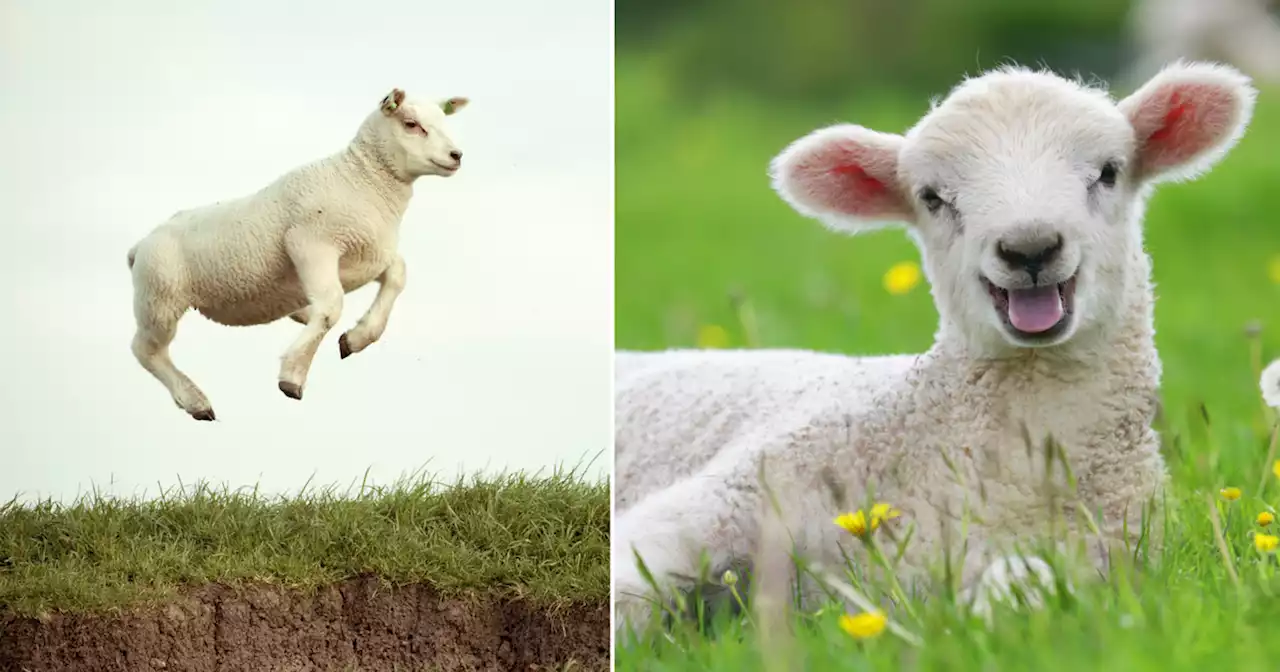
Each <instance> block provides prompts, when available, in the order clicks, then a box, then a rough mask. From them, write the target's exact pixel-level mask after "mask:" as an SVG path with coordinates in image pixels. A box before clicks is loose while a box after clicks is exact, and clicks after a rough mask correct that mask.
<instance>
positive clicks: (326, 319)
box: [129, 89, 468, 420]
mask: <svg viewBox="0 0 1280 672" xmlns="http://www.w3.org/2000/svg"><path fill="white" fill-rule="evenodd" d="M467 102H468V100H467V99H466V98H459V97H455V98H449V99H447V100H444V101H442V102H435V101H429V100H422V99H406V97H405V92H404V91H403V90H401V89H394V90H392V91H391V93H388V94H387V95H386V96H385V97H384V98H383V99H382V101H381V102H380V103H379V105H378V108H377V109H376V110H374V111H372V112H371V113H370V114H369V116H368V117H367V118H365V120H364V123H363V124H361V125H360V129H359V131H357V133H356V135H355V138H354V139H352V141H351V143H350V144H349V145H348V146H347V147H346V148H345V149H343V150H342V151H340V152H338V153H336V154H333V155H330V156H328V157H326V158H323V159H320V160H318V161H314V162H312V163H309V164H307V165H303V166H300V167H298V168H296V169H294V170H291V171H289V172H287V173H285V174H284V175H283V176H281V177H280V178H279V179H277V180H276V181H274V182H272V183H271V184H269V185H267V186H266V187H265V188H263V189H262V190H260V191H258V192H256V193H254V194H251V195H248V196H244V197H241V198H238V199H235V200H230V201H223V202H219V203H215V204H212V205H206V206H203V207H200V208H196V209H193V210H184V211H181V212H178V213H176V214H174V215H173V216H172V217H170V218H169V220H168V221H166V222H165V223H163V224H161V225H160V226H158V227H156V229H155V230H154V231H152V232H151V233H150V234H149V235H147V236H146V237H145V238H143V239H142V240H141V241H140V242H139V243H138V244H137V245H135V246H133V248H132V249H130V250H129V268H130V269H131V271H132V273H133V287H134V299H133V312H134V316H135V317H136V319H137V324H138V328H137V333H136V335H135V336H134V338H133V354H134V356H136V357H137V359H138V362H139V363H140V364H142V367H143V368H144V369H146V370H147V371H149V372H150V373H151V375H153V376H155V377H156V379H157V380H159V381H160V382H161V383H162V384H164V386H165V388H166V389H168V390H169V394H170V395H172V396H173V400H174V402H175V403H177V405H178V407H180V408H181V409H182V410H184V411H186V412H187V413H189V414H190V415H191V417H193V418H195V419H196V420H213V419H214V418H215V416H214V412H213V406H212V405H210V403H209V400H208V398H207V397H205V394H204V392H202V391H201V390H200V388H199V387H197V386H196V384H195V383H194V382H192V380H191V379H190V378H188V377H187V376H186V374H184V373H183V372H182V371H180V370H179V369H178V367H176V366H174V363H173V361H172V360H171V359H170V357H169V344H170V343H172V342H173V337H174V334H175V333H176V331H177V327H178V321H179V320H180V319H181V318H182V316H183V315H184V314H185V313H186V312H187V310H188V309H189V308H194V309H196V310H197V311H199V312H200V313H201V314H203V315H204V316H205V317H207V318H209V319H210V320H213V321H214V322H217V323H219V324H224V325H228V326H248V325H256V324H267V323H270V322H274V321H276V320H278V319H280V318H283V317H286V316H288V317H291V318H292V319H293V320H294V321H296V322H298V323H300V324H303V325H305V327H304V328H303V329H302V332H301V333H300V334H299V335H298V337H297V339H296V340H295V341H294V342H293V344H292V345H291V346H290V347H289V349H288V350H287V351H286V352H285V353H284V356H283V359H282V362H281V366H280V375H279V387H280V391H281V392H283V393H284V394H285V395H286V396H288V397H290V398H293V399H302V389H303V386H304V385H305V383H306V379H307V372H308V370H309V369H310V367H311V361H312V359H313V358H314V357H315V354H316V350H317V349H318V348H319V347H320V342H321V341H322V340H323V339H324V337H325V335H326V334H328V332H329V330H330V329H331V328H333V326H334V325H335V324H337V322H338V319H339V317H340V316H341V315H342V301H343V297H344V295H346V294H347V293H349V292H352V291H355V290H357V289H359V288H361V287H363V286H364V285H366V284H368V283H369V282H371V281H374V280H376V281H377V282H378V293H377V295H376V296H375V297H374V299H373V302H372V305H371V306H370V307H369V309H368V311H367V312H366V313H365V314H364V316H363V317H361V318H360V321H359V322H358V323H357V324H356V325H355V326H354V327H352V328H351V329H350V330H349V331H347V332H346V333H344V334H342V336H341V338H340V339H339V341H338V346H339V353H340V355H341V357H343V358H346V357H347V356H349V355H351V354H354V353H357V352H360V351H361V350H364V349H365V348H367V347H369V346H370V345H371V344H373V343H374V342H376V341H377V340H378V339H379V338H380V337H381V336H382V333H383V330H384V329H385V328H386V326H387V319H388V317H389V316H390V313H391V309H392V307H393V305H394V304H395V301H396V299H397V297H398V296H399V295H400V293H401V292H402V291H403V290H404V287H405V263H404V259H402V258H401V256H400V254H399V253H398V252H397V245H398V242H399V229H400V221H401V220H402V219H403V217H404V213H405V210H406V209H407V208H408V206H409V199H410V198H411V197H412V196H413V185H414V182H415V181H416V180H417V179H418V178H419V177H422V176H425V175H439V176H444V177H448V176H451V175H453V174H454V173H456V172H457V171H458V169H459V167H460V166H461V165H462V152H461V151H460V150H459V149H458V148H457V146H456V145H455V144H454V143H453V141H452V140H451V139H450V138H449V135H448V133H447V132H446V128H445V121H446V119H445V117H446V116H448V115H452V114H454V113H456V112H457V111H458V110H460V109H462V108H463V107H464V106H466V104H467Z"/></svg>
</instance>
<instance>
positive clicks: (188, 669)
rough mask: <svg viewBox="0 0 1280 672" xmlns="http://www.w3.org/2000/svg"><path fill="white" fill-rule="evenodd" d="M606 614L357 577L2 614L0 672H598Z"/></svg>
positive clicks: (604, 660) (214, 588) (605, 648)
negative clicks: (129, 607)
mask: <svg viewBox="0 0 1280 672" xmlns="http://www.w3.org/2000/svg"><path fill="white" fill-rule="evenodd" d="M609 633H610V628H609V607H608V603H607V602H606V603H603V604H599V605H581V606H573V607H569V608H568V609H561V610H558V611H554V612H552V611H549V610H547V609H543V608H539V607H535V606H533V605H530V604H528V603H525V602H522V601H518V600H514V601H513V600H496V599H495V600H492V601H488V602H484V601H476V600H460V599H456V598H446V597H442V596H441V595H439V594H438V593H437V592H435V591H434V590H433V589H431V588H428V587H426V586H420V585H417V586H406V587H400V588H389V587H386V586H383V585H381V584H380V583H379V582H378V580H377V579H376V578H360V579H352V580H349V581H345V582H343V583H340V584H335V585H331V586H327V587H324V588H320V589H317V590H315V591H306V592H302V591H296V590H288V589H284V588H280V587H275V586H267V585H250V586H236V587H231V586H224V585H210V586H205V587H201V588H198V589H193V590H190V591H187V592H186V593H185V594H184V595H182V596H180V597H177V598H175V599H173V600H171V601H168V602H166V603H164V604H162V605H159V606H151V607H146V608H140V609H136V610H133V611H130V612H125V613H119V614H53V615H51V616H48V617H45V618H40V619H36V618H25V617H18V616H15V615H12V614H7V615H6V614H0V670H3V671H4V672H10V671H13V672H116V671H119V672H125V671H128V672H178V671H181V672H215V671H216V672H241V671H243V672H310V671H317V672H318V671H321V670H323V671H326V672H327V671H328V670H341V671H342V672H383V671H387V672H391V671H392V670H394V671H396V672H410V671H412V672H417V671H419V670H441V671H445V670H560V669H565V668H566V667H567V668H568V669H570V670H584V671H585V670H607V669H608V668H609Z"/></svg>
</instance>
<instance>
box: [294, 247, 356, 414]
mask: <svg viewBox="0 0 1280 672" xmlns="http://www.w3.org/2000/svg"><path fill="white" fill-rule="evenodd" d="M285 249H286V251H287V252H288V254H289V258H290V260H291V261H292V262H293V266H294V269H295V270H296V271H297V274H298V280H299V282H300V283H301V285H302V291H303V292H304V293H305V294H306V296H307V307H306V308H305V309H304V310H306V311H307V317H308V320H307V324H306V326H305V327H303V329H302V333H300V334H298V338H297V339H296V340H294V342H293V345H291V346H289V349H288V350H286V351H285V353H284V357H283V358H282V361H281V364H280V391H281V392H283V393H284V395H285V396H287V397H290V398H292V399H302V388H303V386H304V385H305V384H306V382H307V372H308V371H310V369H311V361H312V360H313V359H315V356H316V350H318V349H319V348H320V342H321V341H323V340H324V337H325V335H326V334H328V333H329V330H330V329H332V328H333V325H334V324H336V323H337V322H338V318H340V317H341V316H342V299H343V295H344V292H343V290H342V280H341V278H340V277H339V275H338V261H339V259H340V257H341V256H342V255H341V253H340V252H338V250H337V248H335V247H334V246H333V244H332V243H330V242H329V241H326V240H320V239H317V238H315V237H314V236H313V235H312V234H309V233H306V232H302V231H299V230H297V229H295V230H294V232H291V233H290V235H289V236H288V237H287V238H286V239H285Z"/></svg>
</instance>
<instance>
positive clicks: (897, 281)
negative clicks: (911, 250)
mask: <svg viewBox="0 0 1280 672" xmlns="http://www.w3.org/2000/svg"><path fill="white" fill-rule="evenodd" d="M920 278H921V273H920V265H919V264H917V263H916V262H914V261H903V262H899V263H897V264H894V265H893V266H892V267H891V268H890V269H889V270H888V271H887V272H885V274H884V289H885V291H886V292H889V293H890V294H906V293H907V292H909V291H911V290H913V289H915V287H916V285H918V284H920Z"/></svg>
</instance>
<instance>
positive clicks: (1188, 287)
mask: <svg viewBox="0 0 1280 672" xmlns="http://www.w3.org/2000/svg"><path fill="white" fill-rule="evenodd" d="M616 6H617V15H616V16H617V66H616V67H617V78H616V87H617V94H616V97H617V107H616V110H617V111H616V124H617V135H616V138H617V140H616V143H617V218H616V231H617V235H616V318H615V319H616V334H617V335H616V339H617V345H618V347H619V348H622V349H659V348H667V347H690V346H703V347H802V348H812V349H818V350H825V351H836V352H847V353H890V352H911V351H920V350H923V349H925V348H926V347H928V345H929V344H930V341H931V339H932V334H933V330H934V327H935V325H936V321H937V314H936V312H935V311H934V308H933V304H932V302H931V300H930V297H929V294H928V288H927V287H926V286H925V285H924V284H923V283H921V284H919V285H917V286H915V287H913V288H910V289H909V290H908V291H905V292H899V293H893V292H890V291H889V290H888V289H887V288H886V279H885V275H886V272H887V271H889V269H890V268H892V267H893V266H894V265H895V264H899V263H900V262H918V258H919V257H918V254H917V252H916V250H915V248H914V247H913V246H912V245H911V243H910V242H909V241H908V239H907V238H906V236H905V235H904V234H903V233H902V232H901V231H899V230H889V231H885V232H879V233H874V234H868V235H863V236H859V237H843V236H837V235H835V234H833V233H830V232H827V231H825V230H823V229H822V227H821V226H820V225H819V224H818V223H817V222H815V221H812V220H807V219H803V218H801V217H800V216H799V215H798V214H796V213H794V212H793V211H792V210H790V209H789V208H788V207H787V206H786V205H785V204H784V203H783V202H782V201H781V200H780V199H779V198H778V197H777V196H776V195H775V194H774V193H773V191H772V190H771V189H770V187H769V183H768V178H767V175H766V169H767V165H768V162H769V160H770V159H771V158H772V157H773V156H774V155H775V154H777V153H778V152H779V151H780V150H781V149H782V148H783V147H784V146H785V145H786V144H787V143H789V142H790V141H792V140H794V139H796V138H798V137H800V136H801V135H803V134H805V133H807V132H809V131H810V130H813V129H815V128H817V127H820V126H824V125H827V124H831V123H834V122H838V121H846V122H852V123H857V124H861V125H864V126H868V127H871V128H875V129H877V130H883V131H893V132H902V131H904V130H906V129H907V128H908V127H909V126H910V125H911V124H912V123H914V121H915V120H916V119H918V118H919V117H920V116H921V115H922V114H923V113H925V112H926V111H927V108H928V105H929V100H930V98H932V97H938V96H943V95H945V94H946V92H947V90H948V89H949V88H950V87H951V86H952V85H953V84H955V83H956V82H957V81H959V79H960V78H961V77H963V76H964V75H966V74H975V73H977V72H979V71H981V70H984V69H987V68H991V67H993V66H997V65H1000V64H1004V63H1009V62H1016V63H1020V64H1028V65H1046V66H1049V67H1051V68H1053V69H1054V70H1056V71H1058V72H1062V73H1068V74H1073V73H1079V74H1081V75H1083V76H1084V77H1086V78H1089V79H1092V78H1097V79H1101V80H1103V81H1115V80H1117V78H1121V77H1122V76H1123V74H1124V73H1125V72H1126V71H1127V70H1126V69H1127V68H1128V67H1129V64H1130V63H1131V62H1132V59H1133V58H1134V56H1135V49H1134V47H1133V46H1132V41H1131V40H1130V38H1129V32H1128V19H1129V12H1130V7H1129V3H1127V2H1121V1H1119V0H1036V1H1035V2H1028V1H1025V0H963V1H960V0H894V1H892V2H890V1H881V0H874V1H867V0H858V1H853V2H849V1H843V2H838V1H835V0H793V1H788V2H779V1H777V0H772V1H768V0H679V1H677V0H618V2H617V5H616ZM1117 86H1120V87H1121V88H1116V87H1113V93H1115V94H1116V95H1117V96H1122V95H1125V94H1127V93H1128V92H1129V89H1128V88H1124V87H1123V85H1117ZM1277 148H1280V91H1276V90H1274V89H1271V88H1266V89H1264V90H1263V92H1262V95H1261V96H1260V98H1259V102H1258V108H1257V111H1256V113H1255V117H1254V122H1253V124H1252V125H1251V127H1250V129H1249V131H1248V132H1247V134H1246V136H1245V138H1244V140H1243V141H1242V142H1241V143H1240V145H1239V146H1238V147H1237V148H1236V149H1235V150H1234V151H1233V152H1232V153H1231V154H1230V155H1229V156H1228V157H1227V158H1226V159H1225V160H1224V161H1223V162H1222V163H1220V164H1219V166H1218V167H1217V168H1216V169H1215V170H1213V171H1212V172H1211V173H1209V174H1208V175H1207V176H1205V177H1203V178H1201V179H1200V180H1198V181H1195V182H1189V183H1184V184H1174V185H1165V186H1164V187H1163V188H1161V189H1160V190H1159V191H1157V193H1156V195H1155V197H1154V199H1153V200H1152V202H1151V204H1150V208H1149V211H1148V216H1147V222H1146V227H1147V245H1148V250H1149V251H1150V253H1151V255H1152V257H1153V259H1154V262H1155V280H1156V283H1157V294H1158V300H1157V307H1156V321H1157V341H1158V346H1159V348H1160V350H1161V354H1162V356H1163V359H1164V364H1165V369H1164V402H1165V407H1166V415H1167V419H1168V421H1169V423H1170V425H1171V427H1172V429H1173V431H1175V432H1176V431H1178V427H1180V426H1182V423H1184V422H1186V419H1187V417H1188V416H1189V415H1190V414H1192V413H1194V412H1195V411H1194V410H1193V409H1196V408H1198V406H1199V404H1200V403H1201V402H1203V403H1204V404H1205V405H1206V406H1207V408H1208V411H1209V413H1210V415H1211V418H1212V419H1213V423H1212V431H1213V432H1214V433H1215V434H1217V435H1218V437H1219V438H1220V439H1221V440H1223V442H1224V444H1225V445H1226V446H1228V447H1227V448H1224V449H1223V450H1221V451H1220V452H1217V451H1215V452H1213V454H1203V452H1201V453H1199V454H1197V453H1195V451H1188V452H1187V454H1183V455H1171V456H1170V458H1171V463H1172V464H1171V466H1172V468H1173V470H1174V472H1175V475H1177V476H1178V477H1179V478H1180V479H1181V480H1182V482H1183V483H1185V484H1187V485H1195V486H1200V485H1211V484H1213V483H1221V482H1229V481H1232V480H1233V479H1238V478H1241V477H1242V476H1243V474H1244V473H1249V474H1254V473H1257V469H1258V467H1259V464H1260V461H1261V460H1262V458H1263V454H1264V453H1265V439H1263V438H1261V437H1264V436H1265V428H1264V427H1261V426H1260V424H1261V423H1263V422H1265V416H1264V415H1263V414H1262V413H1260V412H1259V410H1260V407H1261V400H1260V394H1259V391H1258V384H1257V366H1258V364H1259V362H1260V361H1267V360H1269V359H1270V358H1271V357H1274V356H1277V355H1280V323H1278V322H1277V320H1276V318H1275V309H1276V306H1277V303H1278V302H1277V299H1280V231H1278V230H1277V215H1276V213H1275V207H1276V205H1275V201H1273V199H1272V196H1273V195H1275V194H1276V193H1277V190H1278V189H1280V160H1277ZM908 279H909V277H908ZM890 284H892V283H890ZM906 285H910V283H909V282H908V283H906ZM901 288H902V287H898V289H901ZM1251 322H1253V323H1256V324H1257V325H1258V326H1260V327H1261V330H1262V331H1261V339H1260V340H1258V341H1255V342H1253V343H1251V342H1250V340H1249V339H1247V338H1246V336H1245V333H1246V325H1248V324H1249V323H1251Z"/></svg>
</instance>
